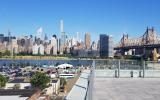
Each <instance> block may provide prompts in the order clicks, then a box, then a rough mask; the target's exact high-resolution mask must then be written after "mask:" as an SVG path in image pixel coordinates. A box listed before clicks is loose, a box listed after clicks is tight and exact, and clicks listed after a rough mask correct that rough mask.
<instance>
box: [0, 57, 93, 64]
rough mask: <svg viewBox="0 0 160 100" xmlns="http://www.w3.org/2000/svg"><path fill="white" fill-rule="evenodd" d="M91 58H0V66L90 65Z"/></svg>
mask: <svg viewBox="0 0 160 100" xmlns="http://www.w3.org/2000/svg"><path fill="white" fill-rule="evenodd" d="M92 62H93V60H8V59H3V60H0V66H11V65H14V66H20V65H31V66H32V65H33V66H34V65H37V66H42V65H58V64H64V63H68V64H72V65H73V66H81V65H84V66H88V65H91V64H92Z"/></svg>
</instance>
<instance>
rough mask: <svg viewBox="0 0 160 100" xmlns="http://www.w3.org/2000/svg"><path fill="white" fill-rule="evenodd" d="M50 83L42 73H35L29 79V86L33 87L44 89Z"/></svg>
mask: <svg viewBox="0 0 160 100" xmlns="http://www.w3.org/2000/svg"><path fill="white" fill-rule="evenodd" d="M49 82H50V78H49V77H48V76H46V75H45V74H44V73H40V72H36V73H35V74H34V75H33V77H32V78H31V84H32V86H33V87H36V88H40V89H44V88H46V87H47V84H48V83H49Z"/></svg>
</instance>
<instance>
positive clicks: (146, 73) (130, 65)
mask: <svg viewBox="0 0 160 100" xmlns="http://www.w3.org/2000/svg"><path fill="white" fill-rule="evenodd" d="M94 67H95V77H110V78H124V77H128V78H129V77H140V78H145V77H150V78H152V77H153V78H154V77H160V62H152V61H137V60H115V59H110V60H95V66H94Z"/></svg>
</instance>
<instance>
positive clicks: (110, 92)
mask: <svg viewBox="0 0 160 100" xmlns="http://www.w3.org/2000/svg"><path fill="white" fill-rule="evenodd" d="M92 98H93V100H160V78H94V83H93V94H92Z"/></svg>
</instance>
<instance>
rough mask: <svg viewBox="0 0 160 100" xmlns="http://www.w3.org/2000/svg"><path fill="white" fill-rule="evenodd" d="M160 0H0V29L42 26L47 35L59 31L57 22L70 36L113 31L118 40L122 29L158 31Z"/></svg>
mask: <svg viewBox="0 0 160 100" xmlns="http://www.w3.org/2000/svg"><path fill="white" fill-rule="evenodd" d="M159 4H160V0H1V1H0V33H4V34H6V35H7V31H8V29H10V31H11V32H12V34H13V35H17V36H21V35H29V34H32V35H35V34H36V30H37V29H38V28H39V27H43V30H44V32H45V33H47V34H48V36H51V35H52V34H59V33H60V28H59V26H60V25H59V22H60V20H61V19H63V20H64V30H65V32H67V33H68V34H69V35H70V36H76V32H80V34H81V37H84V32H90V33H91V36H92V40H97V39H99V34H101V33H103V34H109V35H112V36H113V38H114V40H116V41H119V40H120V38H121V37H122V34H123V33H128V34H129V36H131V37H140V36H142V35H143V33H144V31H145V29H146V27H147V26H149V27H152V26H153V27H155V29H156V31H157V32H160V11H159V10H160V6H159Z"/></svg>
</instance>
